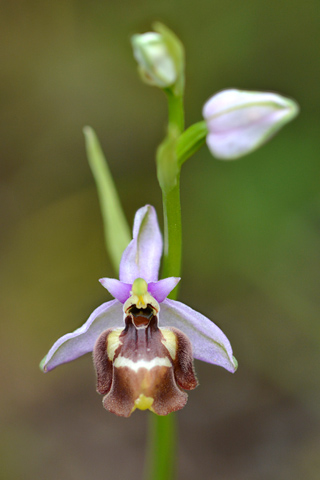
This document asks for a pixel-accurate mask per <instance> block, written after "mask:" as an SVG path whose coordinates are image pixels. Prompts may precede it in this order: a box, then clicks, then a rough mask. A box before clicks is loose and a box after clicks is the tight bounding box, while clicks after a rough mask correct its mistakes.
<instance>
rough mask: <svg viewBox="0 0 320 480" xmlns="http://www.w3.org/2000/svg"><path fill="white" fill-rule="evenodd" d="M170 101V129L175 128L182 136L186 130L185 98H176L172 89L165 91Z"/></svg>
mask: <svg viewBox="0 0 320 480" xmlns="http://www.w3.org/2000/svg"><path fill="white" fill-rule="evenodd" d="M165 93H166V95H167V100H168V123H169V127H168V129H169V130H170V128H172V127H174V128H175V129H177V133H178V134H180V133H182V132H183V130H184V106H183V97H182V96H180V95H179V96H176V95H175V94H174V93H173V92H172V90H171V89H167V90H165Z"/></svg>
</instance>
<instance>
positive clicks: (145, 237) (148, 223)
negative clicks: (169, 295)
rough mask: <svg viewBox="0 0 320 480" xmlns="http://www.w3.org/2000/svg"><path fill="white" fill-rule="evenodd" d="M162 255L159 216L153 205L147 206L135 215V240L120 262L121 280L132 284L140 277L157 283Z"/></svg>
mask: <svg viewBox="0 0 320 480" xmlns="http://www.w3.org/2000/svg"><path fill="white" fill-rule="evenodd" d="M161 255H162V236H161V232H160V228H159V224H158V220H157V214H156V211H155V209H154V208H153V207H152V206H151V205H145V206H144V207H142V208H140V209H139V210H138V211H137V213H136V215H135V218H134V225H133V240H131V242H130V243H129V245H128V246H127V248H126V249H125V251H124V252H123V255H122V258H121V262H120V275H119V277H120V280H121V281H122V282H125V283H131V284H132V283H133V282H134V280H135V279H136V278H139V277H140V278H143V279H144V280H145V281H146V282H147V283H149V282H155V281H157V280H158V274H159V267H160V259H161Z"/></svg>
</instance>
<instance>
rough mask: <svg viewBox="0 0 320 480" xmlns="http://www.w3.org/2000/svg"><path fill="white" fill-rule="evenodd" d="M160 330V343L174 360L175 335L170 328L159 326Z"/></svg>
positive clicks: (175, 349)
mask: <svg viewBox="0 0 320 480" xmlns="http://www.w3.org/2000/svg"><path fill="white" fill-rule="evenodd" d="M160 330H161V333H162V335H163V337H164V338H163V339H162V340H161V343H162V344H163V345H164V346H165V347H166V349H167V350H168V352H169V354H170V357H171V358H172V360H174V359H175V358H176V354H177V337H176V335H175V334H174V333H173V331H172V330H168V329H167V328H160Z"/></svg>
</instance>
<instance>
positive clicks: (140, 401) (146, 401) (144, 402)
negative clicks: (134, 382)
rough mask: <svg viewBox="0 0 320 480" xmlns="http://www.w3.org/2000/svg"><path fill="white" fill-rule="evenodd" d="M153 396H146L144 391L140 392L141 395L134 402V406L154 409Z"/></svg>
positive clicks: (141, 408)
mask: <svg viewBox="0 0 320 480" xmlns="http://www.w3.org/2000/svg"><path fill="white" fill-rule="evenodd" d="M152 404H153V398H152V397H146V396H145V395H144V394H143V393H140V395H139V397H138V398H137V399H136V400H135V402H134V405H135V406H134V408H138V409H139V410H152V409H151V407H152Z"/></svg>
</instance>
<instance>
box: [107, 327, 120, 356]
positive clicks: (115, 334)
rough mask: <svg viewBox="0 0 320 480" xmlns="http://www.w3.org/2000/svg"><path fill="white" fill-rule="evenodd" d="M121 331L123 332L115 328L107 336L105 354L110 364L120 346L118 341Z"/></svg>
mask: <svg viewBox="0 0 320 480" xmlns="http://www.w3.org/2000/svg"><path fill="white" fill-rule="evenodd" d="M122 330H123V329H122V328H116V329H115V330H113V331H112V332H110V333H109V335H108V341H107V354H108V358H109V360H111V362H112V361H113V358H114V354H115V351H116V350H117V348H118V347H119V345H122V342H121V341H120V340H119V337H120V334H121V332H122Z"/></svg>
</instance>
